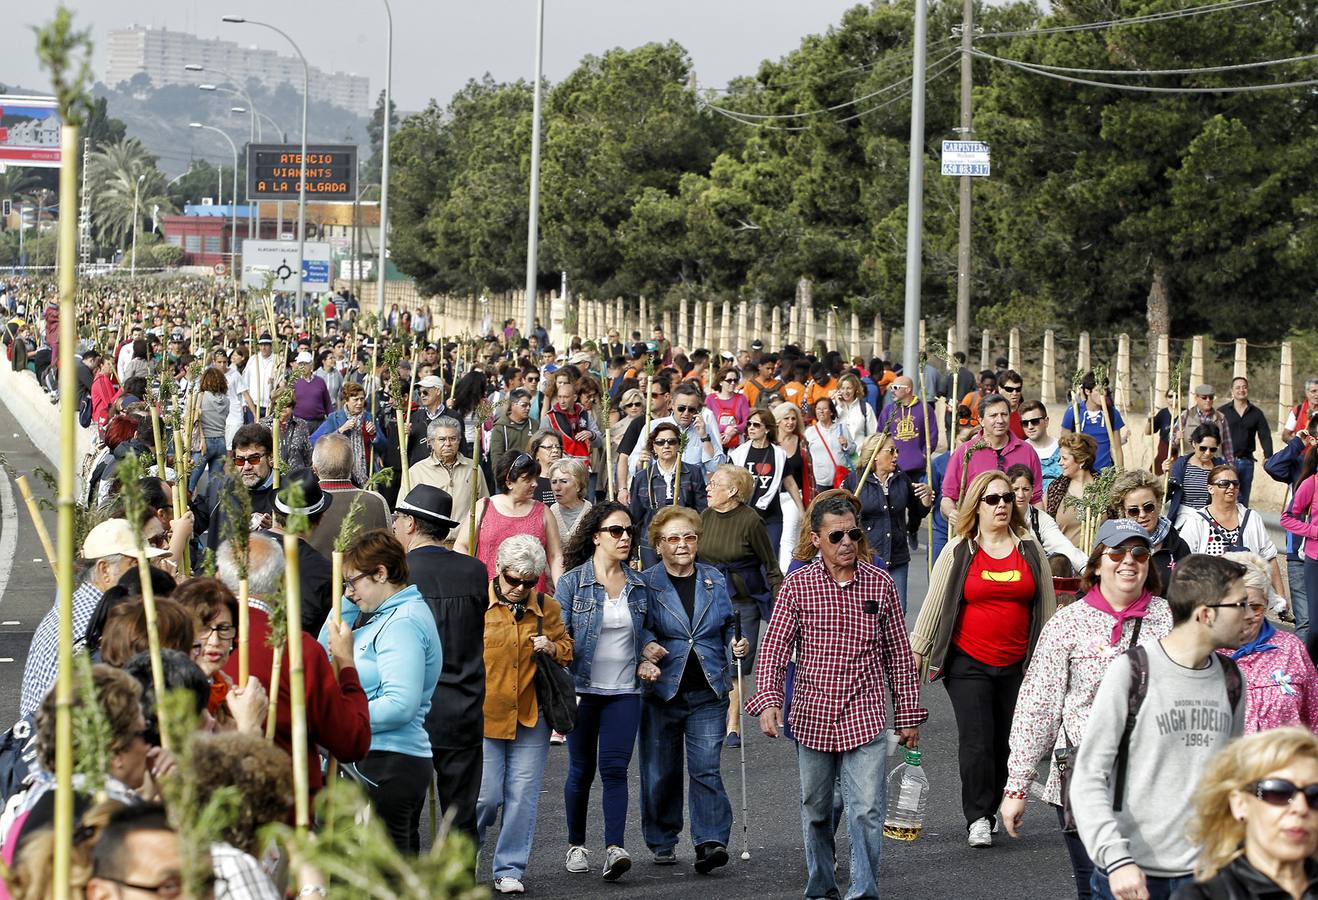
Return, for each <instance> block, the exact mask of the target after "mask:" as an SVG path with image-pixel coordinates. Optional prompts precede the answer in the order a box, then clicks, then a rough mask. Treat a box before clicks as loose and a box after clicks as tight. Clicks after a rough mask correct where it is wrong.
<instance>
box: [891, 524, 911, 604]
mask: <svg viewBox="0 0 1318 900" xmlns="http://www.w3.org/2000/svg"><path fill="white" fill-rule="evenodd" d="M900 539H901V536H900V535H899V536H898V537H895V538H893V540H900ZM910 567H911V564H910V563H902V564H901V565H900V566H889V567H888V574H889V575H891V576H892V580H893V581H894V582H896V584H897V600H898V601H899V602H900V603H901V605H902V612H903V613H905V612H906V575H907V572H908V570H909V569H910Z"/></svg>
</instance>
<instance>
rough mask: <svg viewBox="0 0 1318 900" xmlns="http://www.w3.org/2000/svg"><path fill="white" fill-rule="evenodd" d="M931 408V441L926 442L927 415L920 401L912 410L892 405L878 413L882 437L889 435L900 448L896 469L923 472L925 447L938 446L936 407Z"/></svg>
mask: <svg viewBox="0 0 1318 900" xmlns="http://www.w3.org/2000/svg"><path fill="white" fill-rule="evenodd" d="M925 406H927V407H928V411H929V416H928V421H929V439H928V440H927V441H926V440H925V435H924V423H925V413H924V410H922V409H921V408H920V402H919V401H918V400H912V401H911V404H910V406H904V407H903V406H899V405H898V404H896V403H889V404H888V405H887V406H885V407H884V408H883V411H882V412H881V413H879V433H880V434H889V435H891V436H892V441H893V443H894V444H896V445H897V468H899V469H901V470H902V471H904V472H916V471H918V472H923V471H924V452H925V448H926V447H937V446H938V412H937V410H935V409H934V407H933V404H925Z"/></svg>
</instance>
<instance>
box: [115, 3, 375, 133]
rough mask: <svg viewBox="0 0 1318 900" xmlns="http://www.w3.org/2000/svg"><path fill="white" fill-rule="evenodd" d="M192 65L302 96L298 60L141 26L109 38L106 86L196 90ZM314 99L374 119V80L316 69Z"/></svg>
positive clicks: (312, 86) (217, 77)
mask: <svg viewBox="0 0 1318 900" xmlns="http://www.w3.org/2000/svg"><path fill="white" fill-rule="evenodd" d="M190 63H200V64H201V65H203V66H205V67H206V69H207V70H208V71H215V72H221V71H222V72H227V73H229V75H230V76H231V78H232V79H233V80H235V81H239V82H242V83H243V84H246V83H247V82H249V81H257V82H260V83H261V84H262V85H264V86H265V87H266V88H268V89H271V90H273V89H274V88H275V87H276V86H277V85H279V84H288V85H291V86H292V87H293V88H294V89H296V90H297V91H299V92H301V90H302V63H301V61H300V60H299V59H298V58H297V57H296V56H281V55H280V54H278V53H275V52H274V51H273V50H262V49H260V48H257V47H245V46H243V45H241V44H236V43H234V42H233V41H222V40H219V39H218V38H202V37H198V36H197V35H195V34H186V33H185V32H182V31H169V30H168V29H165V28H145V27H142V26H140V25H133V26H131V27H129V28H117V29H115V30H113V31H111V32H110V50H109V60H108V66H107V68H106V70H105V83H106V84H109V85H112V86H113V85H117V84H119V83H120V82H121V81H128V80H129V79H130V78H132V77H133V76H134V75H136V74H137V73H139V72H145V73H146V74H147V75H149V76H150V77H151V83H152V84H153V85H155V86H157V87H161V86H164V85H171V84H195V83H197V81H199V80H201V79H199V77H198V73H196V72H187V71H185V70H184V68H183V67H184V66H185V65H188V64H190ZM207 77H211V76H207ZM213 77H215V78H216V79H217V80H218V79H219V76H213ZM226 80H227V79H226ZM311 99H312V100H316V101H319V102H323V103H332V104H334V105H335V106H339V107H342V108H344V109H347V110H351V111H352V112H354V113H356V114H357V115H359V116H365V115H369V114H370V110H371V91H370V79H368V78H366V77H365V76H364V75H353V74H349V73H346V72H332V73H327V72H323V71H321V70H320V69H317V68H316V67H315V66H312V67H311Z"/></svg>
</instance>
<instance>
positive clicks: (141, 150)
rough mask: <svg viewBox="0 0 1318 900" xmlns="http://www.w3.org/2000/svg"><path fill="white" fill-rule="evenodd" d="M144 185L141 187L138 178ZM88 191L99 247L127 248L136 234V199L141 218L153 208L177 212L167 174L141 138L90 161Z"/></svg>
mask: <svg viewBox="0 0 1318 900" xmlns="http://www.w3.org/2000/svg"><path fill="white" fill-rule="evenodd" d="M139 177H141V178H142V185H141V187H140V188H139V187H138V185H137V180H138V178H139ZM87 182H88V184H87V188H88V191H89V192H90V193H91V198H92V226H93V227H94V228H95V230H96V239H97V243H100V244H112V245H114V246H116V247H119V248H123V247H124V246H125V245H126V244H127V242H128V239H129V237H130V235H131V234H132V233H133V220H134V210H133V197H134V192H135V191H136V196H137V210H136V213H137V216H138V217H140V216H143V215H145V214H146V212H147V211H149V210H150V209H151V208H152V207H153V206H159V207H160V209H161V211H162V212H174V211H175V210H174V204H173V203H172V202H170V199H169V194H168V192H167V191H166V182H165V176H164V174H163V173H162V172H161V171H160V170H159V169H157V168H156V163H155V159H154V158H153V157H152V156H151V155H150V154H149V153H147V152H146V148H145V147H143V146H142V142H141V141H139V140H137V138H126V139H123V140H119V141H116V142H114V143H112V144H106V145H105V147H103V148H102V149H100V150H97V151H96V152H94V153H92V154H91V155H90V156H89V157H88V159H87Z"/></svg>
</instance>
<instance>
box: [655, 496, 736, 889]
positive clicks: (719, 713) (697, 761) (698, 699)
mask: <svg viewBox="0 0 1318 900" xmlns="http://www.w3.org/2000/svg"><path fill="white" fill-rule="evenodd" d="M700 527H701V518H700V516H699V515H697V514H696V512H695V510H691V509H687V508H685V507H682V506H666V507H664V508H663V509H661V510H659V512H658V513H656V514H655V517H654V520H653V521H652V522H651V523H650V545H651V546H653V547H657V548H658V550H659V556H660V557H661V559H662V562H661V563H660V564H659V565H657V566H654V567H652V568H650V569H647V570H646V571H645V582H646V585H647V586H648V587H649V589H650V608H649V610H647V612H646V614H645V627H644V629H643V630H642V635H641V639H642V640H643V641H644V642H645V643H644V646H643V648H642V654H643V656H644V658H645V661H644V662H642V663H641V666H640V670H639V672H638V676H639V677H640V679H641V680H642V681H644V682H647V683H648V685H649V687H648V689H647V691H646V695H645V700H644V702H643V703H642V704H641V830H642V832H643V833H644V834H645V843H646V844H647V845H648V846H649V848H650V852H651V853H653V854H654V861H655V863H657V864H659V865H672V864H674V863H676V862H677V853H676V846H677V838H678V835H679V834H680V833H681V831H682V750H683V747H684V746H685V749H686V759H687V773H688V777H689V779H690V787H689V789H688V803H689V805H690V811H691V843H692V844H694V845H695V848H696V871H697V872H699V873H700V874H702V875H706V874H708V873H709V872H711V871H713V870H714V869H717V868H718V867H719V866H723V865H727V862H728V836H729V834H730V833H731V831H732V803H731V802H730V801H729V800H728V792H727V789H726V788H725V787H724V786H723V776H722V774H721V772H720V770H719V754H720V751H721V750H722V748H723V724H724V721H725V720H726V718H727V714H728V691H729V690H730V689H731V687H732V675H731V672H730V669H729V667H728V662H727V647H728V645H729V644H731V645H732V651H733V655H734V656H735V657H736V658H738V659H741V658H743V657H745V656H746V653H747V651H748V650H749V649H750V641H748V640H747V639H746V638H742V639H741V640H739V641H736V642H733V640H732V637H733V633H734V628H733V617H732V600H731V598H730V597H729V596H728V586H727V583H726V582H725V581H724V579H723V576H722V575H721V574H720V573H719V571H718V569H716V568H714V567H713V566H708V565H705V564H703V563H697V562H696V550H697V548H698V544H699V541H700Z"/></svg>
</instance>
